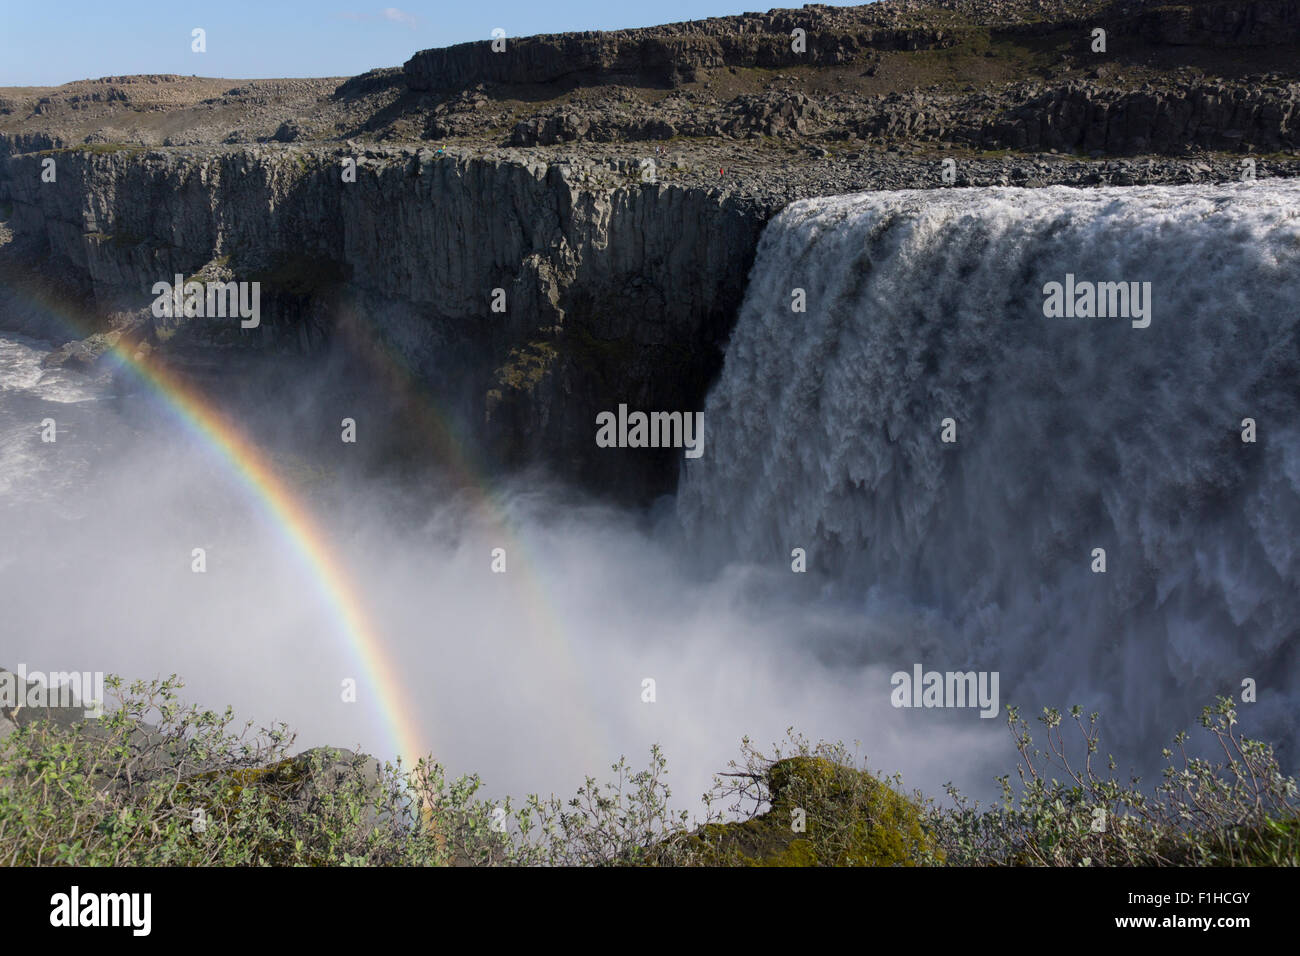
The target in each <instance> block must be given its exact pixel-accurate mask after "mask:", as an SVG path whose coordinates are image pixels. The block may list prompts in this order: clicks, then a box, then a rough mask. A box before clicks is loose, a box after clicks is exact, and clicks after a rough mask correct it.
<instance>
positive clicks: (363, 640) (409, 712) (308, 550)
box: [9, 285, 608, 769]
mask: <svg viewBox="0 0 1300 956" xmlns="http://www.w3.org/2000/svg"><path fill="white" fill-rule="evenodd" d="M9 288H10V289H11V290H12V291H14V292H16V293H19V294H21V295H22V296H23V297H24V298H26V299H29V300H30V301H31V302H32V304H34V305H36V306H37V307H38V308H40V309H41V310H42V312H44V313H45V314H47V315H50V316H52V317H54V318H55V319H57V320H58V321H60V322H61V323H62V324H63V325H65V326H66V327H67V329H68V331H69V332H70V333H71V334H72V335H74V336H75V337H77V338H81V337H84V335H85V334H86V333H85V332H84V331H83V330H82V328H81V323H79V322H77V321H75V320H73V319H72V318H70V317H69V316H68V315H67V314H66V310H64V309H62V308H59V307H57V306H55V305H54V304H53V303H51V302H50V301H48V299H47V298H46V297H45V296H39V297H38V296H33V295H30V294H27V293H22V292H19V290H17V289H15V288H14V287H13V286H12V285H10V286H9ZM351 318H353V319H355V318H356V317H355V316H351ZM349 324H350V325H351V329H350V331H352V332H353V333H354V334H355V333H357V332H360V333H361V334H360V336H359V337H360V338H361V339H363V340H368V341H365V342H364V344H363V343H361V342H357V341H356V340H355V339H354V340H353V344H354V346H357V345H361V346H362V347H361V348H359V349H358V351H359V352H360V353H361V354H362V355H363V357H366V358H368V360H369V361H370V362H371V364H372V365H373V366H374V367H375V368H376V370H378V371H381V372H383V373H386V374H385V377H387V378H388V380H389V387H390V388H397V389H401V390H402V391H405V392H406V393H407V394H408V395H414V396H415V397H416V398H417V402H416V405H417V407H418V408H419V409H420V410H421V412H422V413H423V422H422V424H423V425H424V427H425V428H426V429H428V430H429V431H430V432H431V433H433V432H436V433H437V436H438V437H439V438H441V439H448V440H447V441H442V442H440V444H442V445H443V447H445V448H447V449H448V450H449V451H450V452H451V459H452V461H451V462H450V463H451V464H452V465H453V466H454V468H455V471H456V472H457V474H458V477H460V478H461V479H462V481H463V484H464V486H466V487H468V488H470V489H471V490H472V491H474V492H475V494H474V497H473V499H472V500H473V503H474V504H476V505H477V506H478V510H479V511H480V513H481V514H483V515H484V516H485V517H487V518H488V519H489V520H490V521H491V522H492V524H494V525H495V526H496V527H497V528H498V529H499V530H500V532H501V534H502V536H503V543H504V544H506V545H507V547H508V548H509V550H510V551H511V553H512V554H513V555H514V556H515V558H514V562H513V565H512V566H513V567H516V568H520V569H521V570H522V571H523V583H524V585H525V588H526V589H527V590H526V594H527V597H526V599H527V601H528V603H529V605H530V606H531V607H532V608H533V609H534V618H533V619H534V621H535V622H536V623H537V624H539V625H540V627H541V630H542V634H543V636H544V639H545V640H546V641H547V643H548V645H549V647H550V650H551V651H552V652H553V653H555V654H556V655H557V656H559V657H560V658H561V659H562V660H563V661H565V662H566V663H567V664H568V665H569V666H568V667H567V668H565V669H564V671H563V672H564V673H567V674H568V675H569V677H570V678H574V677H576V676H577V675H578V672H579V670H580V668H579V667H578V666H577V662H576V661H575V660H574V658H573V655H572V652H571V648H570V647H569V645H568V642H567V641H565V640H564V639H563V631H562V629H561V628H560V627H559V625H558V616H557V614H556V613H555V611H554V609H553V608H552V607H551V606H550V602H549V601H548V600H547V599H546V596H545V590H544V588H543V587H542V586H541V584H540V582H539V581H538V580H537V579H536V574H535V572H534V570H533V568H532V565H533V562H532V561H530V560H528V554H529V550H530V549H528V548H526V547H525V545H524V543H523V542H522V540H521V539H520V538H519V536H518V535H517V534H516V533H515V532H514V531H512V530H511V528H510V522H509V521H508V520H507V519H506V518H505V517H504V516H503V515H501V514H500V513H498V509H497V508H496V507H494V506H493V504H492V500H491V495H490V493H489V492H488V491H487V490H486V482H485V481H483V480H482V479H480V478H476V477H475V471H476V470H477V469H472V468H471V467H470V466H469V464H468V461H467V460H466V457H465V454H464V450H463V447H462V446H463V443H462V442H460V441H459V440H457V436H455V435H454V434H452V432H451V429H450V427H449V424H448V422H447V420H446V419H445V418H444V416H442V415H440V414H438V413H437V412H436V410H435V409H434V408H433V407H432V403H431V401H430V400H429V397H428V396H427V395H424V394H416V393H417V392H422V391H423V390H422V389H417V388H416V387H415V386H414V379H413V376H411V374H410V372H409V370H408V369H406V368H405V367H404V363H403V362H401V361H400V359H398V358H397V356H396V355H395V354H394V353H393V351H392V349H391V348H390V347H387V346H386V345H385V344H383V343H381V342H379V341H378V340H377V339H376V337H375V335H374V333H373V331H372V330H370V329H369V327H368V324H367V323H364V321H363V322H361V323H356V322H353V323H349ZM358 324H359V325H360V326H361V327H360V328H358ZM111 355H112V357H113V358H114V359H115V360H117V362H118V363H119V364H120V365H121V366H122V367H123V368H126V369H127V370H129V371H130V372H131V373H132V374H133V375H134V377H135V378H136V379H137V380H138V381H139V382H141V383H142V384H143V385H145V386H146V387H147V388H148V389H149V390H150V391H151V392H152V393H153V394H155V395H156V396H157V397H158V398H159V399H161V401H162V402H163V404H164V405H165V406H167V407H168V408H170V409H171V410H172V412H173V413H174V414H175V416H176V417H177V418H178V419H179V420H180V421H181V422H182V424H184V425H185V426H186V427H187V428H188V429H189V430H190V431H192V432H193V433H194V434H195V435H196V436H198V437H199V438H200V439H201V440H202V441H204V442H205V443H206V444H208V445H209V446H210V447H211V448H213V449H214V450H215V451H216V452H217V453H219V454H220V456H221V457H222V458H223V459H224V460H225V461H226V463H227V464H228V466H229V468H230V470H231V471H232V473H233V474H234V475H235V476H237V478H238V479H239V481H240V482H241V483H242V484H243V485H244V486H245V488H246V489H247V490H248V491H249V492H250V493H251V494H252V497H253V498H254V499H255V500H256V501H257V502H258V503H259V504H260V505H261V507H262V509H263V511H264V512H265V513H266V514H267V516H268V517H269V518H270V519H271V520H272V521H273V522H274V524H275V525H276V526H277V527H278V528H279V529H280V530H281V533H282V537H283V538H284V539H285V540H286V541H287V542H288V543H289V545H290V547H291V549H292V550H293V551H294V553H295V554H296V555H297V557H298V558H299V559H300V561H301V563H302V564H303V566H304V567H305V568H306V569H307V570H308V571H309V573H310V574H311V576H312V577H313V579H314V581H315V583H316V586H317V589H318V591H319V592H320V594H321V597H322V598H323V600H324V601H325V603H326V606H327V607H328V608H329V609H330V610H331V611H332V612H333V614H334V616H335V618H336V619H337V621H338V623H339V625H340V631H341V633H342V635H343V637H344V639H345V640H346V642H347V645H348V650H349V653H350V655H351V657H352V658H353V659H354V660H355V661H356V662H357V664H358V665H359V667H360V671H361V673H360V676H361V677H362V679H363V681H364V683H365V685H366V686H367V687H368V688H369V692H370V693H369V696H370V698H371V700H372V701H373V702H374V710H375V713H376V714H377V716H378V717H379V719H380V721H381V723H382V725H383V727H384V729H385V732H386V734H387V735H388V737H389V738H390V740H391V742H392V745H393V747H394V749H395V751H396V754H397V756H398V757H400V758H402V759H403V761H404V762H405V763H406V766H407V768H408V769H409V768H412V767H413V766H414V765H415V763H416V762H417V761H418V760H419V759H420V758H421V757H423V756H424V755H426V754H427V753H429V744H430V743H431V740H430V736H431V735H430V734H429V733H428V732H427V730H426V729H425V728H424V727H422V726H421V723H420V721H419V719H418V716H417V715H418V709H417V708H416V707H415V706H414V705H413V703H412V701H411V700H410V698H409V695H408V693H407V690H406V688H405V686H404V684H403V682H402V681H401V680H400V679H399V678H398V676H397V675H398V670H397V668H396V667H395V666H394V664H393V661H392V659H391V657H390V655H389V653H388V650H387V648H386V646H385V643H384V641H383V639H382V635H381V632H380V630H379V629H378V628H377V627H376V626H375V624H374V622H373V621H372V620H371V619H370V616H369V614H368V612H367V610H366V606H365V601H364V600H363V599H362V597H361V596H360V595H359V594H358V593H357V589H356V587H355V586H354V585H353V583H352V581H351V580H350V578H349V575H348V574H347V571H346V568H345V566H344V564H343V562H342V561H341V560H340V559H339V557H338V556H337V555H336V554H335V553H334V552H333V550H332V548H331V544H330V541H329V539H328V536H327V535H326V534H325V533H324V532H323V530H322V529H321V527H320V526H319V524H318V523H317V521H316V520H315V519H314V517H313V516H312V514H311V512H310V511H309V510H308V508H307V507H305V506H304V504H303V503H302V502H301V501H299V500H298V498H297V496H296V495H295V494H294V492H293V490H292V489H291V488H290V487H289V486H288V485H287V484H286V483H285V481H284V480H283V479H282V478H280V476H279V475H278V474H277V472H276V470H275V468H274V467H273V465H272V463H271V461H270V459H269V458H268V457H267V456H266V455H265V453H263V452H262V451H261V450H260V449H259V448H258V447H257V445H255V444H254V443H253V442H252V441H251V440H250V439H249V438H248V437H247V436H246V435H245V434H244V433H243V432H242V431H241V430H240V429H239V428H238V427H236V426H235V425H234V424H233V423H232V422H231V421H230V420H229V418H228V417H226V416H225V415H223V414H222V412H221V411H220V410H219V409H218V407H217V406H216V405H215V404H214V403H213V402H212V401H211V400H209V399H207V398H206V397H205V396H204V395H202V394H201V393H200V392H199V391H198V390H197V389H196V388H194V387H193V386H191V385H189V384H187V383H186V382H185V381H184V380H183V379H182V378H181V377H180V376H179V375H177V374H176V373H174V372H172V371H171V370H169V369H168V368H166V367H165V366H164V365H163V364H162V363H161V362H159V361H156V360H154V359H151V358H150V357H149V355H147V354H146V353H144V352H142V351H139V350H137V346H135V345H131V344H128V343H126V342H125V341H123V340H118V342H116V343H115V344H114V345H113V346H112V347H111ZM581 696H585V695H581ZM568 699H571V700H573V699H578V697H577V696H574V695H572V694H571V695H569V698H568ZM599 726H601V723H600V722H599V721H596V720H593V719H589V720H587V721H586V727H587V728H588V729H590V728H595V727H599ZM586 742H587V744H588V747H589V750H590V752H591V753H592V755H593V756H594V755H595V753H596V751H597V749H598V748H597V746H596V744H595V742H594V741H592V740H591V739H590V737H588V739H587V741H586ZM605 743H606V744H608V741H605ZM599 749H601V750H603V749H605V748H599Z"/></svg>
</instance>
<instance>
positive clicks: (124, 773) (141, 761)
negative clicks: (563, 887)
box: [0, 678, 1300, 866]
mask: <svg viewBox="0 0 1300 956" xmlns="http://www.w3.org/2000/svg"><path fill="white" fill-rule="evenodd" d="M107 686H108V690H109V697H110V702H109V704H108V707H107V712H106V715H105V716H104V717H102V718H100V719H98V720H96V721H93V722H82V723H73V722H72V721H71V720H70V719H68V717H67V715H66V714H61V715H54V714H52V713H51V715H50V716H42V717H40V719H31V717H30V715H28V716H26V717H24V719H20V720H16V721H14V722H12V723H10V722H9V721H8V720H6V721H5V725H6V726H8V733H7V735H5V736H3V738H0V864H4V865H51V864H69V865H104V866H121V865H218V866H266V865H274V866H293V865H308V866H353V865H378V866H438V865H488V866H493V865H533V866H535V865H559V866H611V865H646V866H668V865H676V866H917V865H930V866H940V865H981V866H1015V865H1023V866H1098V865H1131V866H1150V865H1163V866H1193V865H1214V866H1221V865H1230V866H1236V865H1266V866H1272V865H1296V864H1297V863H1298V862H1300V803H1298V800H1297V788H1296V782H1295V781H1294V780H1293V779H1291V778H1290V777H1287V776H1285V775H1284V774H1283V773H1282V772H1281V770H1280V769H1279V766H1278V763H1277V760H1276V758H1275V756H1274V753H1273V751H1272V749H1271V748H1270V747H1268V746H1267V745H1265V744H1263V743H1260V742H1258V741H1253V740H1249V739H1246V738H1243V737H1242V736H1240V734H1239V732H1238V730H1237V727H1236V725H1237V715H1236V712H1235V710H1234V707H1233V705H1232V703H1231V702H1230V701H1228V700H1227V699H1220V700H1219V701H1218V703H1217V704H1216V705H1215V706H1213V707H1210V708H1207V709H1206V710H1205V712H1204V715H1203V717H1202V725H1203V729H1204V730H1205V731H1206V733H1207V734H1208V737H1206V738H1204V740H1205V742H1208V743H1211V744H1213V745H1214V746H1215V748H1217V752H1219V753H1221V754H1222V759H1216V760H1209V759H1205V758H1201V757H1197V756H1192V755H1191V754H1190V753H1189V749H1188V739H1189V738H1188V735H1186V734H1179V735H1178V736H1177V737H1176V738H1175V740H1174V747H1173V749H1171V750H1166V751H1165V756H1166V758H1167V760H1168V762H1169V765H1168V767H1167V768H1166V769H1165V771H1164V774H1163V778H1162V780H1161V782H1160V783H1159V784H1158V785H1156V786H1155V787H1154V788H1153V789H1151V790H1146V789H1144V788H1143V787H1142V786H1141V783H1140V781H1139V780H1137V779H1128V780H1121V779H1119V778H1117V777H1116V776H1115V765H1114V761H1113V760H1108V761H1107V762H1106V763H1107V770H1106V772H1104V773H1103V772H1099V771H1098V769H1097V768H1096V767H1095V766H1094V765H1095V764H1097V763H1099V762H1100V761H1099V758H1098V754H1099V745H1098V735H1097V715H1095V714H1094V715H1091V716H1090V717H1088V718H1086V719H1085V718H1084V717H1083V715H1082V714H1081V713H1080V712H1079V711H1078V710H1077V709H1076V710H1075V711H1072V721H1067V720H1063V718H1062V715H1061V714H1060V713H1058V712H1056V711H1051V710H1049V711H1045V712H1044V714H1043V716H1042V717H1041V718H1039V720H1040V722H1041V723H1042V725H1043V727H1044V729H1045V732H1046V735H1045V744H1044V746H1045V749H1039V748H1037V747H1036V746H1035V745H1034V741H1033V738H1032V736H1031V735H1030V733H1029V727H1028V723H1027V722H1026V721H1025V720H1023V719H1022V718H1021V717H1020V716H1019V714H1018V713H1017V712H1016V711H1015V709H1009V717H1008V726H1009V727H1010V729H1011V732H1012V734H1013V736H1014V738H1015V742H1016V746H1017V748H1018V750H1019V753H1020V761H1019V765H1018V766H1017V768H1016V773H1015V775H1014V778H1013V777H1012V775H1007V776H1004V777H1002V778H1001V780H1000V782H1001V785H1002V791H1003V796H1002V799H1001V801H1000V802H998V803H996V804H995V805H993V806H991V807H987V808H981V807H979V805H978V804H975V803H972V802H970V801H969V800H967V799H966V798H965V797H963V796H962V795H961V794H960V793H959V792H957V791H956V790H955V789H954V788H951V787H949V796H950V798H951V801H950V802H945V805H943V806H940V805H938V804H936V803H935V802H933V801H931V800H929V799H927V798H925V797H923V796H922V795H920V794H919V793H907V792H905V791H904V790H903V789H902V785H901V780H899V779H898V778H897V777H894V778H886V777H882V776H879V775H877V774H875V773H873V772H872V771H870V770H868V769H867V767H866V765H865V762H864V761H863V760H861V759H860V758H859V757H858V756H857V755H856V753H855V752H852V751H850V750H849V749H848V748H846V747H845V746H844V745H842V744H828V743H825V742H818V743H815V744H814V743H811V742H810V741H808V740H807V739H805V738H803V737H801V736H799V735H797V734H795V733H794V732H793V731H791V732H790V733H789V735H788V740H787V741H786V742H785V743H784V744H782V745H780V746H778V747H776V748H775V749H774V750H772V752H771V753H764V752H762V751H760V750H759V749H758V748H757V747H755V746H754V745H753V743H752V742H751V741H750V740H748V739H745V740H743V741H742V743H741V754H740V757H739V759H738V760H733V761H732V762H731V763H730V765H729V767H728V769H727V770H726V771H724V772H721V773H719V774H718V775H717V776H716V777H715V779H714V786H713V788H712V790H711V791H710V792H709V793H708V794H706V795H705V797H704V814H703V819H699V820H693V819H691V818H690V817H689V815H688V814H687V813H686V812H685V811H681V810H676V811H675V810H672V809H671V808H670V797H671V791H670V789H669V787H668V785H667V782H666V774H667V760H666V758H665V756H664V754H663V753H662V752H661V751H660V750H659V748H657V747H655V748H653V749H652V751H651V754H650V762H649V765H648V766H647V767H646V768H645V769H640V770H637V769H633V768H632V767H631V766H629V765H628V763H627V762H626V760H623V759H620V760H619V762H618V763H616V764H614V765H613V766H612V768H611V773H610V775H609V777H608V779H607V781H606V782H603V783H602V782H598V781H597V780H596V779H595V778H588V779H587V780H586V782H585V784H584V785H583V786H582V787H580V788H579V789H578V792H577V793H576V794H575V795H574V796H573V797H571V798H569V799H561V798H559V797H555V796H550V797H542V796H540V795H530V796H528V797H526V798H525V799H524V800H522V801H519V802H518V803H516V802H514V801H511V800H503V801H500V802H496V801H492V800H489V799H487V798H486V797H485V795H484V791H483V782H482V781H481V780H480V778H479V777H477V776H474V775H470V776H463V777H460V778H458V779H455V780H450V779H448V778H447V776H446V774H445V772H444V769H443V768H442V767H441V766H439V765H438V764H436V763H434V762H432V761H429V760H422V761H421V762H420V763H419V764H418V765H417V766H415V767H412V768H408V767H404V766H403V765H402V764H401V763H400V762H398V763H397V764H386V765H382V766H381V765H380V764H379V763H378V762H377V761H375V760H374V759H373V758H370V757H367V756H364V755H359V754H354V753H351V752H348V751H340V750H333V749H331V748H320V749H317V750H312V751H308V752H307V753H304V754H299V755H298V756H290V755H289V751H290V748H291V747H292V744H293V736H292V734H291V733H290V732H289V731H288V729H287V728H286V727H284V726H282V725H281V726H275V727H272V728H269V729H262V730H259V731H257V732H254V731H253V729H252V727H251V725H244V726H242V727H239V726H236V725H235V724H234V717H233V714H232V712H231V711H230V710H229V709H228V710H226V711H225V712H224V713H216V712H213V711H207V710H200V709H198V708H196V707H188V708H186V707H182V705H181V704H180V703H179V701H178V697H177V692H178V690H179V688H180V687H181V686H182V685H181V684H180V682H179V681H178V680H176V679H175V678H172V679H169V680H166V681H152V682H137V683H135V684H132V685H130V686H124V685H123V683H122V682H121V681H120V680H118V679H116V678H110V679H109V681H108V684H107ZM77 713H80V712H79V711H78V712H77ZM55 717H57V718H58V719H54V718H55ZM1070 726H1073V727H1074V731H1072V732H1071V733H1070V735H1069V738H1070V739H1069V741H1068V742H1067V735H1066V733H1065V728H1068V727H1070ZM1075 731H1077V735H1076V733H1075ZM1071 751H1078V752H1079V758H1078V760H1077V761H1076V760H1075V758H1073V757H1072V756H1071V755H1070V754H1071Z"/></svg>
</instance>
